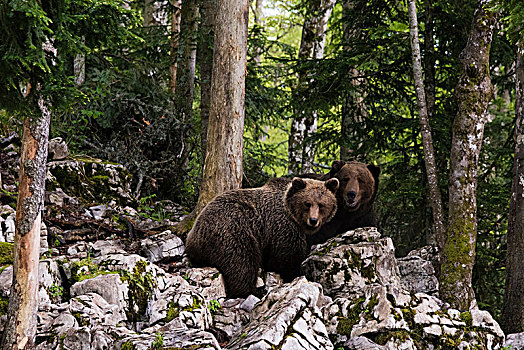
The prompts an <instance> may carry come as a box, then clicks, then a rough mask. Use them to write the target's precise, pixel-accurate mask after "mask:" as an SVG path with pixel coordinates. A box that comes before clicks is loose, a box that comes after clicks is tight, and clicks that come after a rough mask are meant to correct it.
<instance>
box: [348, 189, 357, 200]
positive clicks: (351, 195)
mask: <svg viewBox="0 0 524 350" xmlns="http://www.w3.org/2000/svg"><path fill="white" fill-rule="evenodd" d="M356 197H357V192H355V191H348V200H349V202H350V203H351V202H353V201H354V200H355V198H356Z"/></svg>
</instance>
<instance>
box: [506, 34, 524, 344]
mask: <svg viewBox="0 0 524 350" xmlns="http://www.w3.org/2000/svg"><path fill="white" fill-rule="evenodd" d="M515 72H516V92H517V96H516V100H515V118H516V123H515V124H516V125H515V134H516V140H515V158H514V160H513V162H514V163H513V180H512V183H511V201H510V204H509V216H508V235H507V239H508V250H507V253H506V254H507V255H506V291H505V294H504V304H503V306H502V320H501V327H502V329H503V330H504V333H506V334H510V333H520V332H523V331H524V293H523V292H522V291H523V290H524V268H522V257H523V256H524V227H523V223H524V43H521V44H520V45H519V47H518V50H517V67H516V71H515Z"/></svg>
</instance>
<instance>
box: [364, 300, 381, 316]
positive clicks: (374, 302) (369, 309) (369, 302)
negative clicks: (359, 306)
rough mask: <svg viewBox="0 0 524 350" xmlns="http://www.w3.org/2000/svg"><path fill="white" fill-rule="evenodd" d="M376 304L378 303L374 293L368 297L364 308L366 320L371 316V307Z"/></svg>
mask: <svg viewBox="0 0 524 350" xmlns="http://www.w3.org/2000/svg"><path fill="white" fill-rule="evenodd" d="M377 304H378V298H377V296H376V295H373V296H372V297H371V298H370V299H369V301H368V304H367V305H366V309H365V310H364V312H365V314H366V320H370V319H372V318H373V309H374V308H375V306H377Z"/></svg>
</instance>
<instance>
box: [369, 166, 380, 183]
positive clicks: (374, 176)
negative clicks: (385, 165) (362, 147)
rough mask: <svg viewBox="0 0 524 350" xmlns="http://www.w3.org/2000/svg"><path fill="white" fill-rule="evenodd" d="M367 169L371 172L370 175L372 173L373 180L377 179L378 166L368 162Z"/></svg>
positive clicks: (378, 173)
mask: <svg viewBox="0 0 524 350" xmlns="http://www.w3.org/2000/svg"><path fill="white" fill-rule="evenodd" d="M368 170H369V171H370V172H371V175H373V178H374V179H375V182H377V181H378V176H379V175H380V168H379V167H378V166H376V165H373V164H369V165H368Z"/></svg>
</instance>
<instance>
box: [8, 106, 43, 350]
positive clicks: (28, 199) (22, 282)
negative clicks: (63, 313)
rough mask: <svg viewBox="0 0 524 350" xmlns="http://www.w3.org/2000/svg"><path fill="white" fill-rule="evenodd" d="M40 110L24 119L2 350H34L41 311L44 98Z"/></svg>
mask: <svg viewBox="0 0 524 350" xmlns="http://www.w3.org/2000/svg"><path fill="white" fill-rule="evenodd" d="M38 107H39V110H38V111H37V113H40V114H37V113H35V115H34V116H32V117H28V118H25V120H24V124H23V130H24V131H23V136H22V149H21V153H22V154H21V159H20V173H19V174H20V175H19V188H18V203H17V209H16V229H15V244H14V259H13V284H12V286H11V291H10V296H9V307H8V311H7V322H6V324H5V328H4V329H5V331H4V334H3V337H2V344H1V347H0V348H1V349H3V350H7V349H9V350H11V349H13V350H14V349H17V350H18V349H34V347H35V344H34V342H35V337H36V326H37V318H36V314H37V311H38V276H39V274H38V262H39V255H40V225H41V221H42V219H41V213H42V209H43V203H44V189H45V174H46V160H47V144H48V140H47V139H48V136H49V119H50V112H49V109H48V107H47V105H46V102H45V101H44V100H43V98H42V97H40V98H39V100H38Z"/></svg>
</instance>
